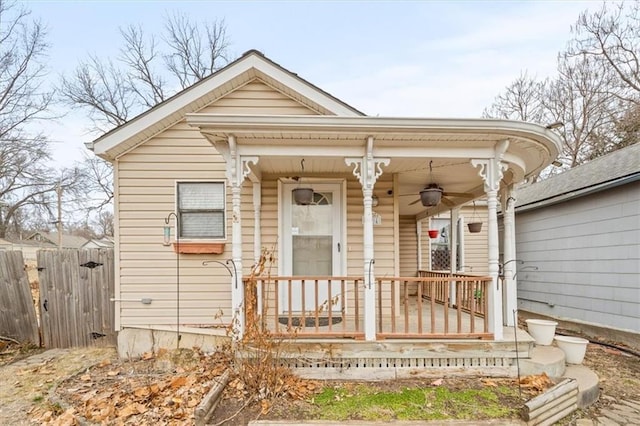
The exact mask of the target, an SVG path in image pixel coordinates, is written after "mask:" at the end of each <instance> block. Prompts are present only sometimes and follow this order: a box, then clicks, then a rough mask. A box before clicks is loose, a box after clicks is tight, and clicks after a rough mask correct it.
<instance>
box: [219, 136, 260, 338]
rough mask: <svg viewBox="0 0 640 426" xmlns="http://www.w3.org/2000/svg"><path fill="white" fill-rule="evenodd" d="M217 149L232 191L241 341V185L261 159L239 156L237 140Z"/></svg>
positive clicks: (234, 291) (234, 287)
mask: <svg viewBox="0 0 640 426" xmlns="http://www.w3.org/2000/svg"><path fill="white" fill-rule="evenodd" d="M214 146H215V147H216V149H217V150H218V152H220V154H221V155H222V156H223V158H224V159H225V161H226V165H227V168H226V177H227V182H228V184H229V186H230V187H231V208H232V210H231V244H232V245H231V258H232V260H233V264H234V267H233V268H232V271H233V277H232V282H231V310H232V321H233V322H234V331H235V337H236V338H237V339H241V338H242V335H243V333H244V312H243V309H244V283H243V282H242V277H243V274H242V268H243V266H242V211H241V208H240V207H241V194H242V183H243V182H244V180H245V178H246V177H247V176H248V175H249V174H250V173H251V169H250V167H249V166H250V164H257V163H258V157H248V156H240V155H239V154H238V149H237V144H236V138H235V136H234V135H229V137H228V139H227V140H226V141H225V140H215V141H214Z"/></svg>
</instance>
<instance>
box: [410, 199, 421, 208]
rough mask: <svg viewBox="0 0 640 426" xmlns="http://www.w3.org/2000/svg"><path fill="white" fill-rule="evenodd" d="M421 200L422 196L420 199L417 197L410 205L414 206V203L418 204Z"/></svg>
mask: <svg viewBox="0 0 640 426" xmlns="http://www.w3.org/2000/svg"><path fill="white" fill-rule="evenodd" d="M419 202H420V198H418V199H417V200H415V201H412V202H410V203H409V205H410V206H412V205H414V204H417V203H419Z"/></svg>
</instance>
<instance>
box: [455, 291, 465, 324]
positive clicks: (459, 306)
mask: <svg viewBox="0 0 640 426" xmlns="http://www.w3.org/2000/svg"><path fill="white" fill-rule="evenodd" d="M463 291H464V286H463V281H458V282H456V294H458V295H462V298H458V303H456V311H457V312H456V322H457V325H456V330H457V332H458V333H462V303H463V301H464V293H463ZM461 299H462V300H461Z"/></svg>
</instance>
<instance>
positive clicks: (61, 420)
mask: <svg viewBox="0 0 640 426" xmlns="http://www.w3.org/2000/svg"><path fill="white" fill-rule="evenodd" d="M194 353H195V356H196V357H197V358H198V363H197V364H194V365H195V366H194V367H193V368H191V367H190V368H188V369H187V368H183V367H181V366H179V365H176V366H174V368H172V369H171V370H170V371H166V369H165V370H162V369H158V368H157V367H156V361H159V360H158V359H157V355H149V354H145V356H143V357H142V359H141V360H138V361H130V362H121V363H120V362H118V363H117V365H114V364H112V362H111V361H110V360H104V361H102V362H101V363H99V364H98V365H97V366H95V367H94V368H92V369H89V370H87V371H85V372H83V373H82V374H79V375H77V376H75V377H72V378H71V379H69V380H67V381H65V382H64V383H63V384H62V385H60V386H59V387H58V390H57V392H56V393H57V395H58V396H60V397H62V399H63V400H64V401H65V403H67V404H69V405H70V406H71V407H70V408H69V409H67V410H66V411H64V412H63V413H62V414H61V415H59V416H56V413H54V412H52V410H46V411H44V412H43V413H40V414H39V415H37V416H36V418H35V420H36V421H38V423H41V424H49V425H75V424H78V423H79V419H86V420H87V421H88V422H90V423H109V424H111V423H113V424H136V425H145V424H148V425H151V424H153V425H155V424H176V425H180V424H192V423H193V413H194V409H195V407H196V406H197V405H198V404H199V403H200V401H201V400H202V399H203V397H204V396H205V395H206V393H207V392H208V391H209V389H210V388H211V385H212V383H213V381H214V380H215V378H216V377H217V376H219V375H220V374H221V373H222V372H223V371H224V369H225V368H226V367H227V365H228V364H226V363H224V362H222V361H223V360H222V359H221V357H220V356H217V355H216V354H213V355H210V356H208V355H204V354H202V353H200V352H194Z"/></svg>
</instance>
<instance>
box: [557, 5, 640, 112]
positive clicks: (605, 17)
mask: <svg viewBox="0 0 640 426" xmlns="http://www.w3.org/2000/svg"><path fill="white" fill-rule="evenodd" d="M572 33H573V34H574V39H573V40H572V41H571V42H570V43H569V47H568V49H567V54H568V55H570V56H574V57H575V56H587V57H590V58H592V59H593V62H592V63H594V64H597V65H598V66H599V68H600V70H601V72H602V73H606V74H610V75H611V77H612V82H614V83H615V84H612V85H610V86H606V87H605V88H604V89H607V90H610V91H611V93H612V94H613V95H615V96H617V97H619V98H620V99H622V100H624V101H629V102H632V103H635V104H640V59H639V58H638V55H639V54H640V3H638V2H637V1H631V2H627V3H625V2H622V3H618V4H613V5H611V4H607V3H603V5H602V8H601V9H600V10H598V11H596V12H595V13H588V12H586V11H585V12H583V13H581V14H580V17H579V18H578V21H577V23H576V24H575V25H574V26H573V27H572Z"/></svg>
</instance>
